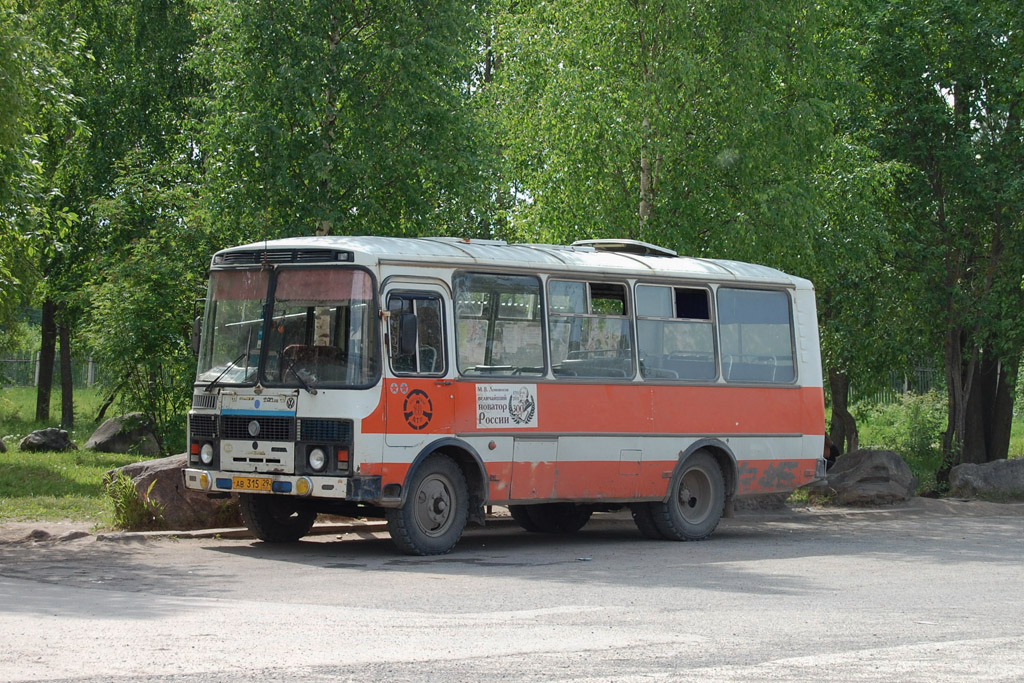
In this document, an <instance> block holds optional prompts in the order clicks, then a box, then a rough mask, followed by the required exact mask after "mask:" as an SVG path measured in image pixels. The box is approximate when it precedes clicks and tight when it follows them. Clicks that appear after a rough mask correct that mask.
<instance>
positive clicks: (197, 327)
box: [192, 316, 203, 356]
mask: <svg viewBox="0 0 1024 683" xmlns="http://www.w3.org/2000/svg"><path fill="white" fill-rule="evenodd" d="M202 337H203V319H202V318H201V317H199V316H196V319H195V320H193V321H192V355H193V356H198V355H199V346H200V344H201V343H202Z"/></svg>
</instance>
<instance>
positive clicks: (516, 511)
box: [508, 505, 540, 533]
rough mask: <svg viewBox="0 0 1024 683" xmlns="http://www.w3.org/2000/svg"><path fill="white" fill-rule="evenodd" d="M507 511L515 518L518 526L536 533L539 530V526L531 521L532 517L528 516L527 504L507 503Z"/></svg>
mask: <svg viewBox="0 0 1024 683" xmlns="http://www.w3.org/2000/svg"><path fill="white" fill-rule="evenodd" d="M508 512H509V514H510V515H512V519H514V520H516V523H517V524H519V526H521V527H523V528H524V529H525V530H527V531H530V532H533V533H536V532H538V531H540V527H539V526H537V523H536V522H534V521H533V517H531V516H530V508H529V506H528V505H509V506H508Z"/></svg>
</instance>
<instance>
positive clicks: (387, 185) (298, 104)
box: [195, 0, 482, 243]
mask: <svg viewBox="0 0 1024 683" xmlns="http://www.w3.org/2000/svg"><path fill="white" fill-rule="evenodd" d="M201 8H202V13H201V17H202V26H203V31H204V33H205V39H204V41H203V44H202V48H201V49H200V50H199V51H198V52H197V58H196V62H195V64H196V66H197V68H198V69H199V70H200V72H201V73H202V74H204V75H205V77H206V78H207V79H208V80H209V82H210V83H211V84H212V87H211V91H210V97H209V101H208V105H207V110H206V112H205V117H206V123H205V133H204V136H203V140H202V145H201V149H200V151H201V153H202V158H203V165H204V171H205V182H204V184H205V187H206V188H207V191H206V192H204V195H205V197H206V198H207V201H206V202H205V204H204V210H205V211H206V212H207V213H206V215H207V220H209V221H210V222H212V223H216V224H217V225H218V226H219V229H220V230H221V231H223V234H224V235H225V243H232V242H236V243H237V242H241V241H250V240H257V239H263V238H268V237H278V236H285V235H298V234H312V233H317V234H328V233H339V234H345V233H370V234H417V233H419V232H430V233H436V232H439V231H446V230H447V231H453V232H459V231H460V230H461V226H460V223H461V222H462V221H463V220H464V219H465V217H466V215H467V214H468V213H469V212H471V211H472V210H479V206H480V203H478V204H473V202H474V201H478V200H479V193H478V191H477V190H476V185H477V183H476V180H477V178H478V176H479V173H480V171H479V163H480V160H479V158H478V157H477V154H476V136H477V131H476V125H475V123H476V121H475V116H474V113H473V110H472V109H471V107H470V106H469V100H470V95H471V92H470V90H471V88H470V84H471V76H472V74H473V70H474V68H475V60H476V59H477V58H478V56H477V55H478V53H477V46H478V45H479V44H480V43H481V42H482V25H481V13H480V11H479V10H478V9H477V8H476V7H475V6H473V5H471V4H469V3H452V2H442V1H440V0H431V1H430V2H421V1H416V2H413V1H410V0H382V1H375V2H365V1H363V0H359V1H357V2H348V3H337V2H332V1H329V0H314V1H313V2H296V1H295V0H291V1H288V2H277V3H273V4H270V3H245V2H242V3H239V2H226V1H222V0H206V1H205V2H202V3H201Z"/></svg>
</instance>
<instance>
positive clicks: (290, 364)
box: [281, 354, 316, 396]
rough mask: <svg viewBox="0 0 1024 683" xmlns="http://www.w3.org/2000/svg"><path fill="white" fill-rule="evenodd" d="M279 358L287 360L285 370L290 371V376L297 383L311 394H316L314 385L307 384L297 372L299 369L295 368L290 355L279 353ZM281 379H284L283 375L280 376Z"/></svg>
mask: <svg viewBox="0 0 1024 683" xmlns="http://www.w3.org/2000/svg"><path fill="white" fill-rule="evenodd" d="M281 358H283V359H284V360H286V361H288V367H287V368H285V372H290V373H292V377H294V378H295V379H297V380H299V384H300V385H302V388H303V389H305V390H306V391H308V392H309V393H310V394H312V395H313V396H316V387H314V386H311V385H310V384H309V382H307V381H306V380H305V379H304V378H303V377H302V375H301V374H299V371H298V370H296V369H295V359H294V358H291V357H290V356H285V355H284V354H281ZM281 379H284V376H283V375H282V376H281Z"/></svg>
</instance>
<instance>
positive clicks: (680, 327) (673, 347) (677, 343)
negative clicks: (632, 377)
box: [636, 285, 717, 380]
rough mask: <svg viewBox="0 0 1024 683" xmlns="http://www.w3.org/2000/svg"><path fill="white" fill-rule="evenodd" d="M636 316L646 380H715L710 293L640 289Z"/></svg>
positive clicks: (696, 289) (696, 288)
mask: <svg viewBox="0 0 1024 683" xmlns="http://www.w3.org/2000/svg"><path fill="white" fill-rule="evenodd" d="M636 313H637V333H638V334H639V337H640V360H641V366H640V371H641V373H643V376H644V379H655V380H663V379H670V380H671V379H683V380H713V379H715V377H716V375H717V371H716V369H715V338H714V329H713V327H712V324H711V298H710V293H709V292H708V290H707V289H703V288H699V287H692V288H691V287H668V286H662V285H637V286H636Z"/></svg>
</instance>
